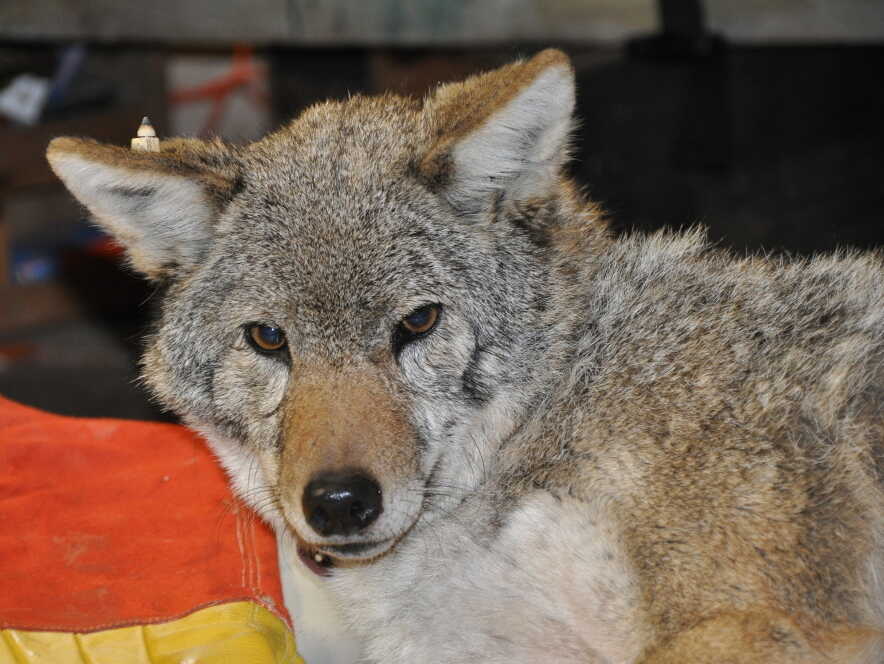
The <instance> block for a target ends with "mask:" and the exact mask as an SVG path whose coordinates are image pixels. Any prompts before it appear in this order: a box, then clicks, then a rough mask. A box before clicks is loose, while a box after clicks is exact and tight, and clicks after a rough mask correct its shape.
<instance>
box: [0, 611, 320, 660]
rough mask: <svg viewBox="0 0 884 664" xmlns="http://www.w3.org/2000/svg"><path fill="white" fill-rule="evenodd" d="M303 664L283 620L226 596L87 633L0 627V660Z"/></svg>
mask: <svg viewBox="0 0 884 664" xmlns="http://www.w3.org/2000/svg"><path fill="white" fill-rule="evenodd" d="M231 662H243V663H244V664H245V663H248V664H304V660H302V659H301V657H300V656H299V655H298V652H297V650H296V648H295V638H294V636H293V635H292V633H291V631H290V630H289V629H288V627H287V626H286V624H285V623H284V622H283V621H282V620H281V619H280V618H278V617H277V616H276V615H274V614H273V613H271V612H270V611H268V610H267V609H265V608H264V607H263V606H259V605H258V604H254V603H252V602H231V603H229V604H219V605H218V606H210V607H208V608H206V609H200V610H199V611H195V612H193V613H191V614H190V615H187V616H185V617H184V618H179V619H178V620H171V621H169V622H164V623H158V624H156V625H135V626H133V627H118V628H115V629H107V630H103V631H100V632H90V633H88V634H70V633H67V632H34V631H25V630H15V629H5V630H0V664H229V663H231Z"/></svg>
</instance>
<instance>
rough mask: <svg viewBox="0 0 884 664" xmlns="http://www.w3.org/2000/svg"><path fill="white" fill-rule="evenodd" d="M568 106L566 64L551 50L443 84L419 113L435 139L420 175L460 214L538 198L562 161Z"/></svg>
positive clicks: (570, 81) (570, 76) (570, 90)
mask: <svg viewBox="0 0 884 664" xmlns="http://www.w3.org/2000/svg"><path fill="white" fill-rule="evenodd" d="M574 103H575V85H574V71H573V69H572V67H571V62H570V60H569V59H568V56H566V55H565V54H564V53H562V52H561V51H557V50H554V49H549V50H546V51H542V52H541V53H539V54H537V55H536V56H534V57H533V58H531V59H530V60H527V61H523V62H517V63H514V64H511V65H508V66H505V67H502V68H500V69H497V70H494V71H491V72H488V73H485V74H480V75H478V76H474V77H472V78H469V79H467V80H466V81H463V82H462V83H452V84H448V85H443V86H441V87H440V88H439V89H438V90H437V91H436V93H435V94H434V95H433V96H432V97H430V98H429V99H428V100H427V102H426V104H425V107H424V108H425V114H426V115H425V118H426V119H427V122H428V124H429V129H430V131H431V132H433V135H435V136H436V137H438V138H437V139H436V142H435V144H434V145H433V147H432V148H431V149H430V151H429V153H428V154H427V155H426V157H425V158H424V159H423V161H422V162H421V165H420V170H421V173H422V174H423V175H424V177H425V178H426V179H427V180H428V181H429V182H430V183H432V184H434V185H436V186H437V187H438V188H439V189H440V190H441V191H442V193H443V195H444V196H445V197H446V198H447V199H448V201H449V202H450V203H451V204H452V205H453V206H454V207H455V208H456V209H457V210H458V211H459V212H461V213H462V214H465V215H470V214H474V213H478V212H481V211H483V210H484V209H486V208H487V207H488V206H489V205H491V203H492V201H493V200H494V198H496V197H499V196H500V195H501V194H502V195H504V196H506V197H508V198H514V199H519V200H526V199H529V198H535V197H543V196H545V195H547V194H549V193H550V192H551V190H552V188H553V187H554V185H555V182H556V178H557V176H558V174H559V170H560V169H561V167H562V164H563V163H564V162H565V161H566V160H567V157H568V142H569V138H570V133H571V129H572V114H573V112H574Z"/></svg>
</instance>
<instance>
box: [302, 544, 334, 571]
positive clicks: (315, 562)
mask: <svg viewBox="0 0 884 664" xmlns="http://www.w3.org/2000/svg"><path fill="white" fill-rule="evenodd" d="M298 558H300V559H301V562H302V563H304V566H305V567H306V568H307V569H309V570H310V571H311V572H313V573H314V574H315V575H316V576H328V575H329V574H330V573H331V568H332V567H334V564H335V563H334V561H333V560H332V559H331V558H330V557H329V556H327V555H325V554H324V553H322V552H320V551H318V550H316V549H311V548H308V547H306V546H304V545H301V544H299V545H298Z"/></svg>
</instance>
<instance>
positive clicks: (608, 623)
mask: <svg viewBox="0 0 884 664" xmlns="http://www.w3.org/2000/svg"><path fill="white" fill-rule="evenodd" d="M483 509H487V506H483V505H481V504H478V501H477V504H474V505H466V506H463V507H462V508H461V509H459V510H458V511H457V513H455V514H451V515H449V516H448V517H446V518H444V519H439V520H438V521H436V522H434V523H432V524H430V525H428V526H426V527H424V528H422V529H420V530H419V531H417V532H413V533H412V534H410V535H409V536H408V538H407V539H406V540H405V541H404V542H402V543H401V545H400V546H399V547H398V548H397V550H396V551H395V552H394V554H393V555H391V556H388V557H386V558H384V559H382V560H380V561H378V562H377V563H375V564H374V565H371V566H368V567H364V568H358V569H352V570H341V571H340V572H339V573H337V574H335V576H334V578H333V579H331V580H330V582H329V585H330V586H331V588H332V589H333V592H334V593H335V594H336V596H337V599H338V602H339V606H340V609H341V611H342V613H343V615H344V616H345V619H346V621H347V622H348V623H349V624H350V625H351V626H352V627H353V628H354V629H355V630H356V631H357V632H358V633H359V634H361V636H362V637H363V638H364V639H365V642H366V648H367V654H368V656H369V658H370V660H371V661H377V662H384V663H385V664H399V663H402V664H404V663H405V662H427V663H432V662H445V663H446V664H458V663H467V662H478V661H481V662H487V663H494V662H500V663H501V664H503V663H504V662H506V663H507V664H514V663H526V664H527V663H529V662H540V661H545V662H563V663H564V662H575V663H576V662H580V663H582V664H586V663H587V662H597V663H602V662H604V663H610V664H615V663H617V664H620V663H626V662H632V661H634V660H635V658H636V657H637V656H638V655H639V653H640V652H641V649H642V647H643V645H644V641H645V639H644V638H643V635H642V634H641V629H640V627H639V625H640V621H639V620H638V617H637V615H636V612H637V609H636V607H637V605H638V602H637V588H636V586H635V583H634V580H633V579H634V576H633V574H632V573H631V572H630V570H629V568H628V565H627V564H626V562H625V557H624V556H623V555H622V551H621V548H620V546H619V544H618V538H617V534H616V532H615V530H614V529H613V528H612V527H611V524H610V522H609V521H608V520H607V519H606V518H605V514H604V511H603V510H602V509H601V508H600V506H599V505H592V504H586V503H582V502H577V501H568V500H565V501H560V500H558V499H556V498H554V497H552V496H551V495H549V494H546V493H538V494H536V495H533V496H530V497H528V498H526V499H525V500H524V501H523V502H522V504H521V505H520V506H519V507H518V508H517V509H516V510H515V511H513V512H512V513H510V515H509V516H508V518H507V520H506V522H505V523H503V524H502V525H500V526H499V528H497V529H496V531H495V532H494V533H493V535H489V534H488V533H487V532H476V528H475V527H474V526H476V525H477V524H482V523H487V514H481V513H480V511H482V510H483ZM479 527H480V528H481V526H479Z"/></svg>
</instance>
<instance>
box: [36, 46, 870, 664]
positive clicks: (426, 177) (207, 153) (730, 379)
mask: <svg viewBox="0 0 884 664" xmlns="http://www.w3.org/2000/svg"><path fill="white" fill-rule="evenodd" d="M574 98H575V82H574V74H573V70H572V67H571V64H570V62H569V60H568V58H567V56H565V55H564V54H563V53H561V52H559V51H556V50H546V51H543V52H541V53H539V54H537V55H536V56H534V57H533V58H531V59H528V60H523V61H518V62H515V63H513V64H510V65H508V66H505V67H503V68H500V69H497V70H495V71H491V72H488V73H484V74H480V75H477V76H474V77H472V78H469V79H467V80H465V81H463V82H460V83H453V84H446V85H442V86H440V87H439V88H438V89H437V90H435V91H434V92H432V93H431V94H429V95H428V96H427V97H426V98H424V99H411V98H404V97H400V96H395V95H389V94H388V95H381V96H375V97H373V96H354V97H352V98H350V99H347V100H346V101H340V102H338V101H329V102H325V103H321V104H318V105H316V106H313V107H312V108H310V109H308V110H307V111H305V112H304V113H303V114H302V115H301V116H300V117H298V118H297V119H296V120H294V121H293V122H292V123H291V124H289V125H288V126H286V127H284V128H282V129H280V130H279V131H277V132H276V133H273V134H271V135H269V136H267V137H266V138H264V139H263V140H260V141H258V142H255V143H253V144H250V145H247V146H233V145H228V144H225V143H223V142H222V141H220V140H212V141H205V142H204V141H200V140H195V139H175V140H168V141H164V142H163V144H162V148H161V150H160V151H159V152H156V153H150V152H133V151H130V150H127V149H124V148H121V147H115V146H111V145H103V144H99V143H96V142H93V141H90V140H86V139H80V138H57V139H55V140H54V141H52V143H51V144H50V146H49V150H48V159H49V161H50V163H51V165H52V168H53V169H54V170H55V172H56V173H57V174H58V175H59V177H60V178H61V179H62V180H63V181H64V182H65V184H66V185H67V187H68V188H69V189H70V191H71V192H72V193H73V194H74V195H75V196H76V197H77V198H78V199H79V200H80V201H81V202H82V203H83V204H84V205H85V206H86V207H87V208H88V209H89V210H90V211H91V213H92V215H93V216H94V218H95V220H96V222H97V223H98V224H100V225H101V226H103V227H104V228H105V229H107V230H108V231H109V232H110V233H112V234H113V235H114V236H116V238H118V239H119V241H120V242H121V243H122V244H123V245H124V246H125V247H126V248H127V250H128V256H129V259H130V261H131V265H132V267H133V268H134V269H135V270H137V271H139V272H141V273H143V274H144V275H146V276H147V278H149V279H151V280H153V281H154V282H156V283H157V284H158V285H160V286H162V292H163V293H164V295H163V297H162V300H161V307H160V311H159V315H158V318H159V319H158V321H157V324H156V327H155V328H154V330H153V331H152V333H151V334H150V335H149V337H148V339H147V344H146V352H145V357H144V360H143V371H144V377H145V380H146V383H147V384H148V385H149V387H150V388H151V390H152V393H153V394H154V395H155V396H156V398H157V399H159V400H160V401H161V402H162V403H163V404H165V405H166V406H167V407H168V408H170V409H172V410H174V411H176V412H178V413H180V414H181V415H182V417H183V418H184V420H185V421H186V422H187V423H188V424H190V425H191V426H192V427H194V428H196V429H197V430H199V431H200V432H202V433H203V434H204V436H205V438H206V439H207V441H208V442H209V444H210V445H211V446H212V448H213V449H214V450H215V451H216V453H217V455H218V457H219V459H220V461H221V463H222V464H223V465H224V467H225V468H226V470H227V472H228V473H229V475H230V478H231V481H232V483H233V485H234V487H235V488H236V490H237V491H238V493H239V494H240V495H241V496H242V497H243V498H244V499H245V500H247V501H248V502H250V503H251V504H252V505H253V506H254V507H255V508H256V510H257V511H258V512H259V513H260V514H261V515H262V516H263V517H264V518H265V519H267V520H268V521H269V522H270V523H271V524H272V525H273V526H274V527H275V528H276V529H277V530H278V531H280V532H285V533H289V534H290V535H291V536H292V537H294V538H295V540H296V541H297V543H298V548H299V551H300V554H301V558H302V560H303V561H304V563H305V565H307V566H309V567H310V568H311V569H312V570H313V571H314V572H316V573H317V574H322V575H323V577H322V578H319V577H311V578H315V579H316V581H318V582H321V583H322V584H323V585H324V586H325V587H327V588H328V589H329V590H330V592H331V594H332V595H333V596H334V597H336V598H337V599H336V602H337V606H338V609H339V610H340V612H341V613H342V615H343V616H344V619H345V621H346V623H347V624H348V625H349V626H350V627H352V629H354V630H355V631H356V633H357V634H359V635H360V636H361V638H362V639H363V640H364V643H365V654H364V657H365V658H366V659H367V660H368V661H376V662H383V663H386V664H394V663H405V662H409V663H413V662H444V663H466V662H470V663H472V662H485V663H488V662H499V663H504V662H506V663H507V664H512V663H515V662H523V663H527V662H575V663H576V662H581V663H583V664H586V663H588V662H597V663H600V662H608V663H614V662H616V663H626V662H642V663H644V664H664V663H666V664H668V663H675V662H678V663H680V664H690V663H696V664H700V663H709V664H712V663H715V664H720V663H723V662H733V663H745V664H757V663H761V662H779V663H798V662H800V663H802V664H804V663H812V662H882V661H884V647H882V641H884V639H882V634H884V260H882V256H881V254H880V253H859V252H853V251H839V252H837V253H834V254H832V255H828V256H819V257H815V258H812V259H807V260H805V259H785V258H770V257H755V256H752V257H737V256H734V255H732V254H731V253H730V252H728V251H725V250H723V249H720V248H715V247H712V246H710V244H709V243H708V242H707V241H706V239H705V237H704V234H703V232H702V231H700V230H690V231H687V232H678V233H676V232H659V233H654V234H650V235H644V234H632V235H626V236H622V237H615V236H614V235H613V234H612V233H611V232H609V230H608V229H607V227H606V222H605V215H604V213H603V212H602V210H601V209H600V208H599V206H597V205H595V204H593V203H592V202H589V201H588V200H587V199H586V197H585V196H584V195H583V194H582V192H581V191H580V189H579V188H578V186H577V185H575V183H574V182H573V181H572V180H571V179H569V177H568V176H567V174H566V172H565V169H566V166H567V162H568V156H569V141H570V136H571V133H572V128H573V125H574V119H573V110H574Z"/></svg>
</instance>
